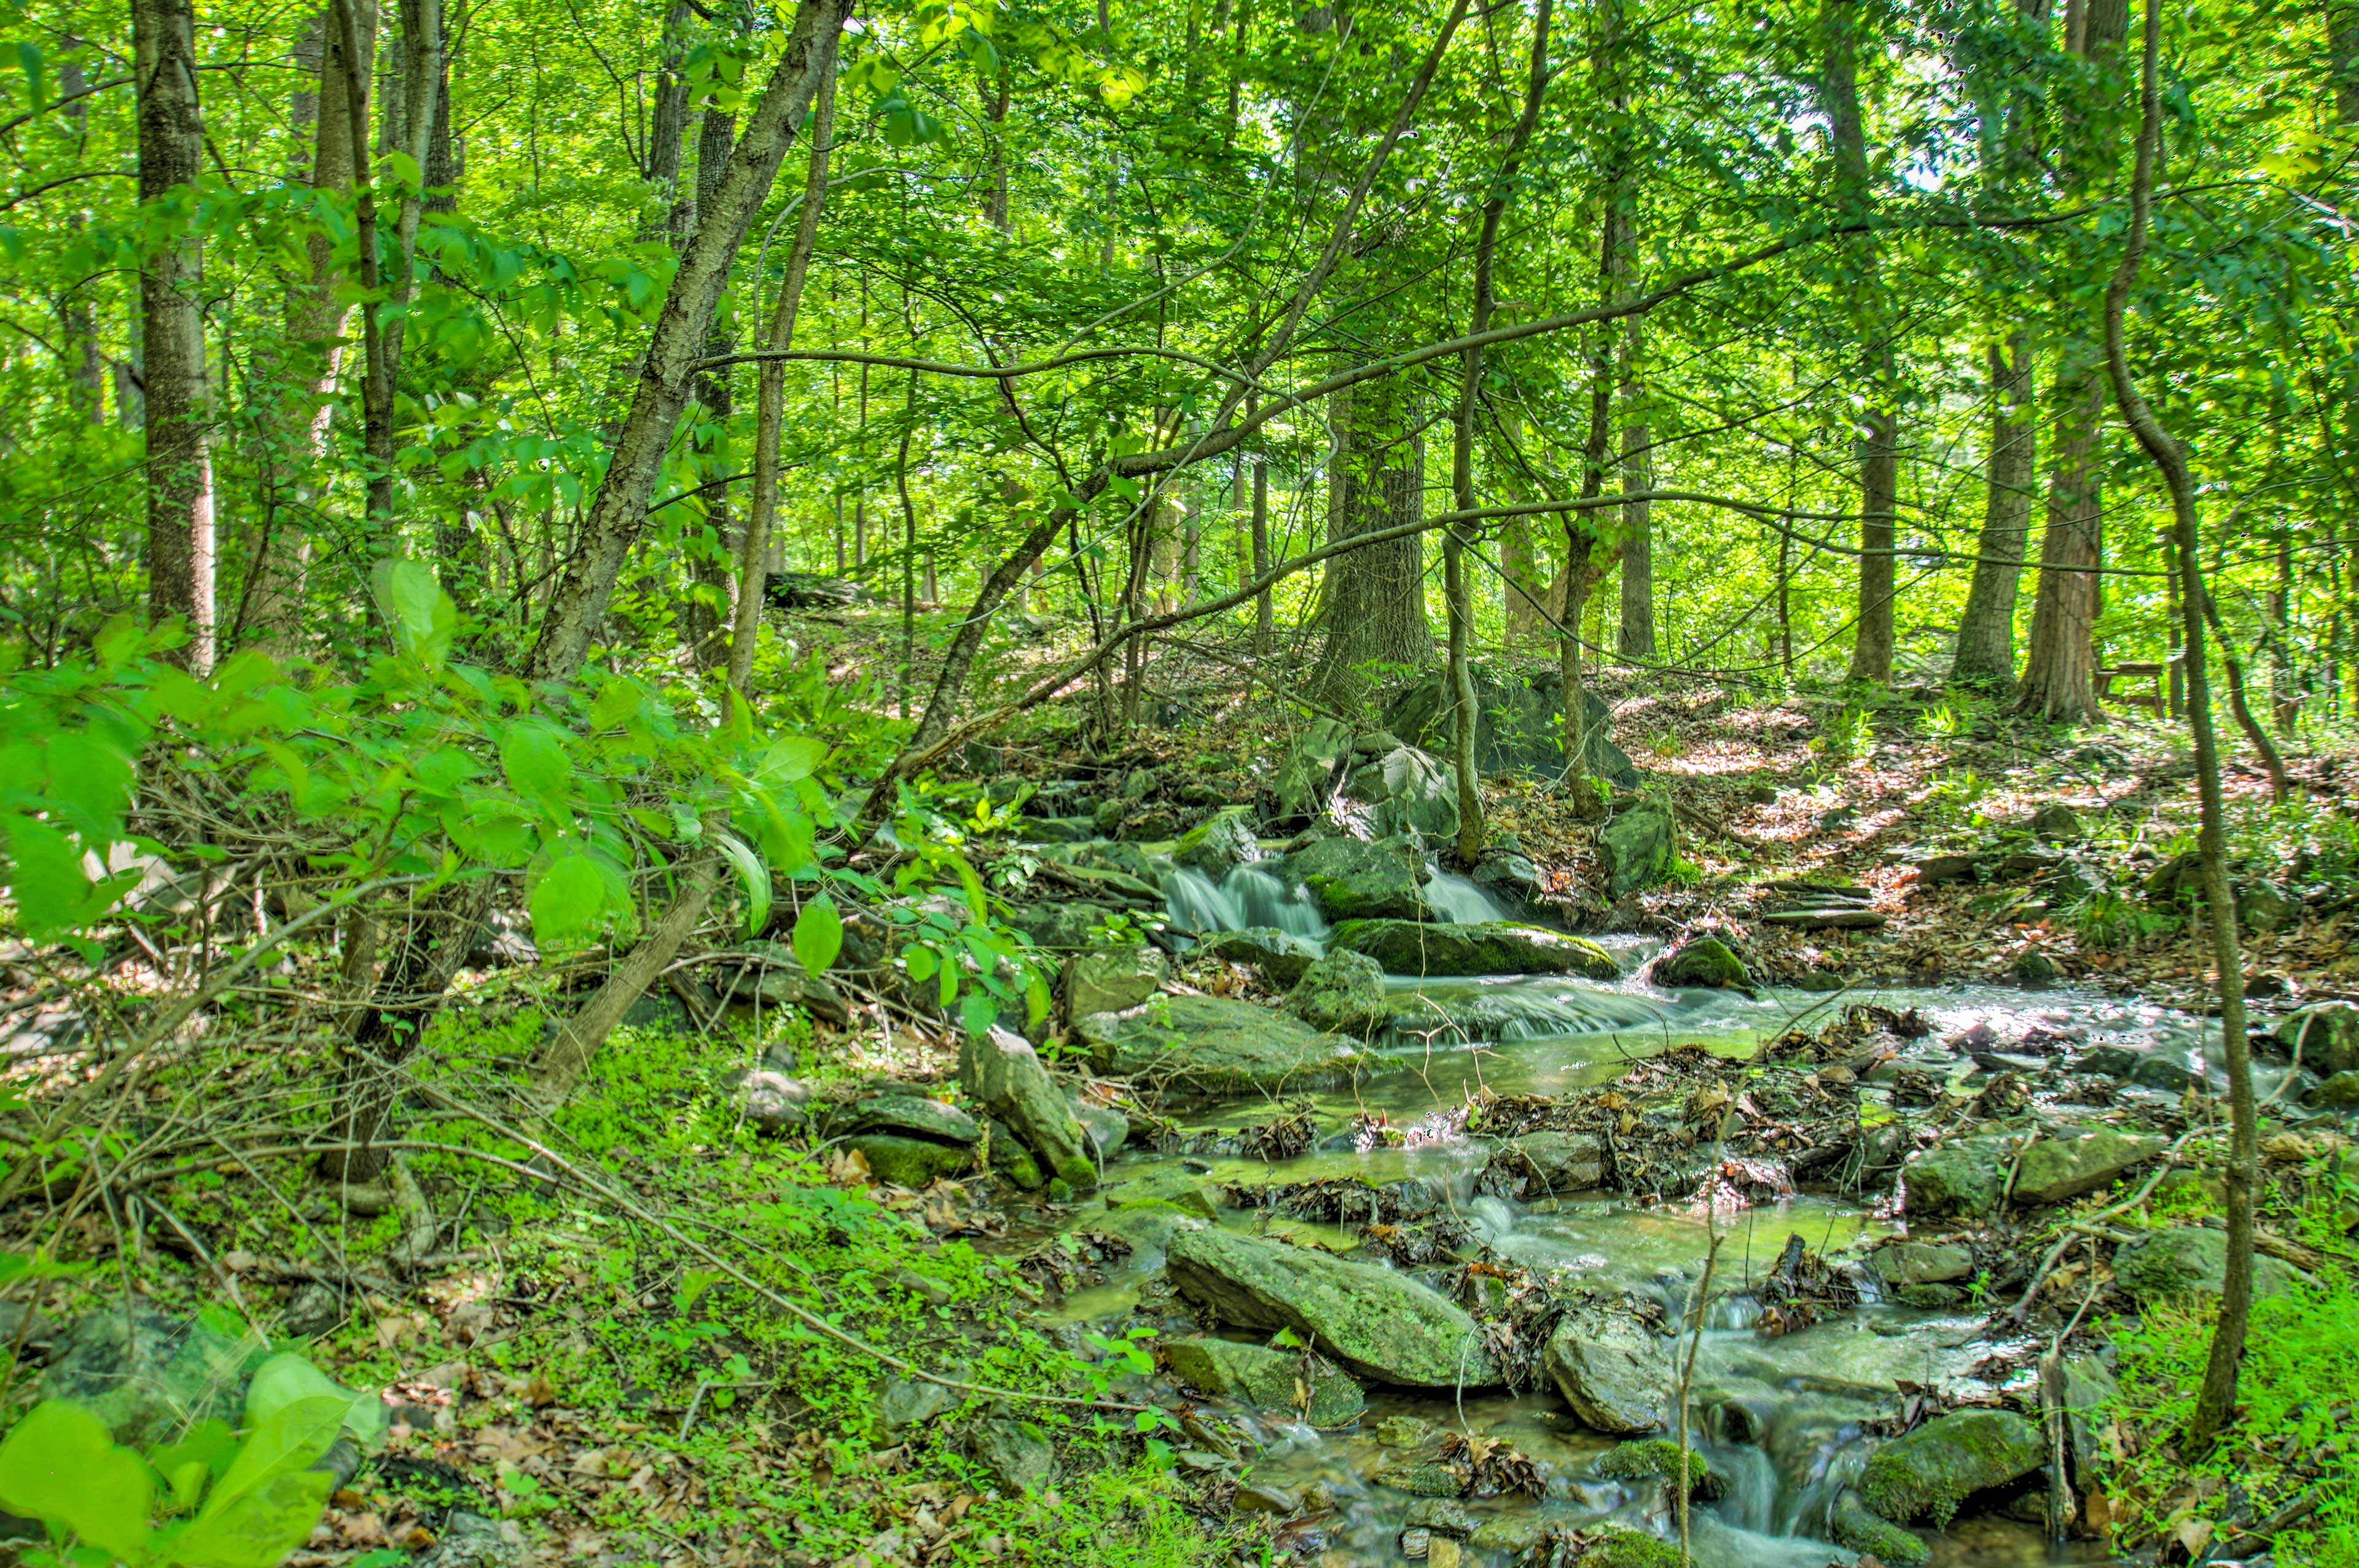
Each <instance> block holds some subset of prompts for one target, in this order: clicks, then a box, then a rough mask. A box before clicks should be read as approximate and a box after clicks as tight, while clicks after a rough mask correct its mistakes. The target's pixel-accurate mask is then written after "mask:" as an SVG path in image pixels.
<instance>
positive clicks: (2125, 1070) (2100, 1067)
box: [2071, 1045, 2145, 1078]
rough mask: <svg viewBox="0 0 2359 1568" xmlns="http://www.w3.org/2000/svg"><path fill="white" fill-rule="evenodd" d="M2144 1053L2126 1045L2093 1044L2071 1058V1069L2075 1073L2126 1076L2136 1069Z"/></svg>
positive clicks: (2115, 1076) (2114, 1076) (2143, 1057)
mask: <svg viewBox="0 0 2359 1568" xmlns="http://www.w3.org/2000/svg"><path fill="white" fill-rule="evenodd" d="M2144 1059H2145V1053H2143V1052H2139V1051H2133V1050H2131V1049H2130V1048H2129V1047H2128V1046H2126V1045H2095V1046H2092V1047H2091V1048H2089V1049H2088V1050H2086V1051H2083V1052H2082V1053H2081V1054H2079V1055H2077V1056H2075V1057H2073V1058H2072V1061H2071V1070H2072V1071H2073V1072H2076V1073H2098V1074H2102V1075H2103V1076H2105V1077H2108V1078H2126V1077H2128V1076H2130V1074H2132V1073H2133V1072H2135V1071H2136V1070H2137V1065H2138V1063H2139V1062H2141V1061H2143V1060H2144Z"/></svg>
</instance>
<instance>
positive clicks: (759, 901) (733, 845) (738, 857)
mask: <svg viewBox="0 0 2359 1568" xmlns="http://www.w3.org/2000/svg"><path fill="white" fill-rule="evenodd" d="M712 847H713V848H714V849H718V850H720V851H721V854H722V857H723V859H724V860H727V861H728V862H729V864H730V866H731V868H732V869H733V870H734V871H736V873H737V881H738V884H739V885H740V886H742V887H743V888H744V889H745V934H746V935H749V936H755V935H760V934H761V931H762V928H763V927H764V926H766V925H769V924H770V868H769V867H767V866H766V865H764V864H763V863H762V857H761V856H759V855H756V853H754V851H753V850H752V849H748V848H747V847H746V845H745V840H744V839H742V838H738V837H737V836H736V835H735V834H734V833H716V834H714V835H713V836H712Z"/></svg>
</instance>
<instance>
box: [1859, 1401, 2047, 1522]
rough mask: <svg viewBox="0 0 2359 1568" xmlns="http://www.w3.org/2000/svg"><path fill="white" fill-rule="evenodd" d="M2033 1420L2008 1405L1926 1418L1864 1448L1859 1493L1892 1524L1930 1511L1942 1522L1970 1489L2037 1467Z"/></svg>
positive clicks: (2040, 1453) (2041, 1447)
mask: <svg viewBox="0 0 2359 1568" xmlns="http://www.w3.org/2000/svg"><path fill="white" fill-rule="evenodd" d="M2047 1457H2048V1444H2047V1443H2046V1442H2045V1440H2044V1439H2043V1438H2042V1437H2041V1435H2040V1432H2039V1427H2038V1423H2037V1422H2030V1421H2027V1420H2025V1419H2024V1418H2023V1417H2022V1416H2019V1415H2017V1414H2015V1413H2013V1412H2012V1411H1956V1412H1954V1413H1952V1414H1950V1415H1945V1416H1942V1417H1940V1418H1939V1419H1938V1420H1934V1421H1930V1422H1926V1423H1925V1424H1924V1425H1923V1426H1920V1427H1919V1428H1918V1429H1917V1430H1916V1431H1914V1432H1911V1433H1908V1434H1906V1435H1905V1436H1902V1437H1898V1438H1895V1439H1894V1440H1893V1441H1892V1442H1891V1443H1889V1444H1886V1445H1885V1446H1884V1447H1882V1448H1880V1449H1878V1450H1877V1451H1876V1452H1875V1454H1873V1455H1871V1456H1870V1457H1869V1459H1868V1462H1867V1467H1866V1468H1865V1469H1864V1470H1863V1471H1862V1472H1861V1473H1860V1478H1859V1495H1860V1496H1861V1497H1862V1498H1864V1499H1865V1500H1866V1503H1867V1506H1868V1507H1869V1508H1872V1509H1875V1511H1876V1512H1877V1513H1879V1514H1882V1515H1883V1516H1884V1517H1885V1518H1886V1519H1890V1520H1891V1521H1892V1522H1893V1523H1895V1524H1908V1523H1911V1522H1913V1521H1914V1520H1917V1519H1925V1518H1928V1517H1930V1519H1932V1520H1933V1522H1934V1523H1935V1524H1936V1525H1940V1526H1946V1525H1948V1523H1949V1522H1950V1520H1951V1519H1952V1518H1953V1517H1955V1515H1956V1514H1957V1511H1958V1505H1959V1504H1960V1503H1962V1502H1963V1501H1965V1499H1966V1498H1968V1497H1970V1496H1972V1495H1973V1493H1975V1492H1979V1491H1983V1490H1984V1489H1986V1488H1988V1487H2003V1486H2005V1485H2006V1484H2007V1483H2008V1482H2009V1481H2013V1480H2015V1479H2017V1477H2019V1476H2027V1475H2028V1474H2030V1473H2031V1472H2032V1471H2034V1470H2036V1469H2038V1468H2039V1466H2040V1465H2041V1464H2042V1463H2043V1462H2045V1460H2046V1459H2047Z"/></svg>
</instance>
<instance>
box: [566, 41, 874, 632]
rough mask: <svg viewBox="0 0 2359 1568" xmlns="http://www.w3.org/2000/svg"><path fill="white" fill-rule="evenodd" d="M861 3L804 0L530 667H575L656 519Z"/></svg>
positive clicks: (704, 229)
mask: <svg viewBox="0 0 2359 1568" xmlns="http://www.w3.org/2000/svg"><path fill="white" fill-rule="evenodd" d="M849 12H850V0H801V3H800V4H799V5H798V6H797V7H796V12H795V23H794V30H793V32H792V34H791V35H790V36H789V37H788V41H787V47H786V49H784V50H783V51H782V52H781V53H780V55H779V57H778V63H777V68H776V69H775V70H773V71H772V72H771V76H770V81H769V82H768V84H767V86H766V88H765V89H764V91H763V93H762V96H761V99H760V101H759V103H757V104H756V107H755V109H754V112H753V114H752V115H751V117H750V118H749V119H748V121H747V123H746V126H745V135H743V136H741V137H740V138H739V139H738V142H737V147H736V150H735V151H734V152H733V153H731V154H730V155H729V162H728V167H727V168H725V169H724V170H723V173H722V176H721V179H720V183H719V184H718V185H717V186H716V188H715V189H714V192H713V198H712V208H711V210H710V211H706V212H705V213H704V214H703V215H702V219H701V222H699V223H698V224H697V229H696V236H695V238H694V239H692V240H690V242H689V245H688V249H687V252H686V254H683V255H682V256H681V257H680V263H679V270H678V271H676V272H675V273H673V275H672V281H671V287H670V288H669V290H668V291H667V292H666V294H665V296H664V303H663V309H662V312H661V313H660V314H659V315H658V318H657V320H656V326H655V330H654V332H653V333H652V334H651V335H650V336H649V338H648V341H647V354H646V356H645V358H644V359H643V360H642V361H641V362H640V366H639V375H638V384H637V386H636V388H635V390H634V392H633V395H632V400H631V411H630V413H629V415H628V416H626V417H625V420H624V422H623V427H622V429H621V431H620V432H619V433H618V434H617V436H616V438H615V441H614V457H613V459H612V460H610V461H609V463H608V464H607V468H606V475H605V478H604V479H603V481H601V482H600V484H599V486H598V493H597V495H596V497H595V498H594V499H593V500H592V502H591V503H590V509H589V513H588V514H587V515H586V516H585V517H584V518H583V519H582V532H581V543H580V546H579V548H578V549H577V550H576V551H575V552H574V556H573V559H572V562H571V565H570V566H568V568H566V573H565V577H564V579H563V580H562V581H561V582H560V583H559V585H558V589H557V592H556V594H555V596H554V597H553V598H552V599H551V600H550V603H549V614H548V617H547V619H546V621H545V623H544V624H543V626H542V628H541V633H540V639H539V641H538V643H535V644H534V647H533V652H532V658H531V660H530V665H529V668H530V673H531V674H532V675H534V676H537V677H542V678H546V677H549V676H567V675H571V673H573V671H574V670H576V669H578V668H579V667H580V666H581V665H582V660H583V659H584V658H585V657H586V656H587V655H588V654H589V651H590V643H591V639H592V636H593V635H594V634H595V633H596V631H597V629H598V625H599V623H600V622H602V621H603V620H604V619H605V615H606V610H607V607H608V605H609V604H610V603H611V602H612V600H613V598H614V582H615V579H616V578H617V577H619V576H620V575H621V573H622V569H623V560H624V557H625V556H626V555H627V554H628V553H629V551H630V547H631V546H632V545H633V544H635V543H636V542H637V540H638V537H639V535H640V534H641V533H642V532H643V531H644V530H645V528H646V526H647V502H648V499H649V498H650V496H651V495H652V494H653V492H654V490H655V484H656V480H657V477H658V475H659V474H660V473H661V471H662V468H663V457H664V451H665V449H667V448H668V447H669V445H670V443H671V438H672V432H673V429H674V427H676V426H677V425H678V424H679V416H680V411H681V410H682V409H683V408H685V407H686V406H687V405H688V396H689V388H690V380H691V378H692V376H693V375H694V373H695V369H696V362H697V359H698V357H699V355H700V354H701V352H702V351H703V347H704V341H705V338H706V336H707V335H708V334H709V333H710V332H711V330H712V316H713V311H714V309H715V308H717V307H718V306H719V304H720V301H721V291H722V287H723V285H724V284H725V283H726V282H727V281H728V276H729V271H730V268H731V266H732V265H733V264H734V262H735V260H736V256H737V248H738V246H739V245H740V244H742V243H744V241H745V230H746V227H747V226H748V225H749V224H750V223H751V222H753V218H754V211H755V209H756V207H758V206H759V205H760V204H761V202H762V200H763V198H764V196H765V195H766V194H767V192H768V190H769V189H770V183H771V181H772V180H773V179H775V178H777V172H778V165H779V163H780V162H781V161H782V160H783V159H784V158H785V157H786V156H787V148H788V146H789V145H790V144H791V143H792V142H793V140H794V137H795V134H796V131H797V130H798V128H799V126H800V125H801V124H802V119H803V115H804V114H805V112H806V111H808V110H809V109H810V103H811V100H812V98H813V97H814V96H816V95H817V93H818V91H819V84H820V81H821V80H822V79H823V78H824V77H825V76H827V75H828V74H829V73H830V72H831V71H832V70H833V68H834V59H835V45H836V38H837V36H838V34H839V33H841V32H842V30H843V21H844V18H845V16H847V15H848V14H849Z"/></svg>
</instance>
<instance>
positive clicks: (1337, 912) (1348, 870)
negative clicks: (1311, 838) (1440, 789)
mask: <svg viewBox="0 0 2359 1568" xmlns="http://www.w3.org/2000/svg"><path fill="white" fill-rule="evenodd" d="M1286 864H1287V869H1288V871H1290V872H1291V873H1292V874H1293V876H1294V877H1295V878H1296V880H1297V881H1300V882H1301V883H1302V885H1303V886H1305V887H1307V888H1309V889H1310V896H1311V898H1312V899H1313V900H1314V901H1316V902H1317V903H1318V905H1319V913H1320V914H1323V915H1325V916H1326V917H1327V918H1328V919H1330V920H1382V919H1395V920H1417V919H1420V918H1422V917H1423V916H1424V914H1425V913H1426V904H1425V895H1424V892H1423V889H1424V887H1425V875H1426V872H1425V857H1424V856H1423V855H1421V854H1419V853H1418V849H1417V846H1416V845H1415V844H1413V843H1411V842H1410V841H1409V840H1408V839H1407V838H1380V839H1378V840H1377V841H1375V843H1373V844H1371V843H1367V842H1364V841H1363V840H1361V839H1358V838H1321V839H1319V840H1317V841H1316V842H1314V843H1311V844H1309V845H1306V846H1305V847H1304V848H1302V849H1297V850H1296V851H1295V852H1294V853H1293V854H1291V855H1288V857H1287V858H1286Z"/></svg>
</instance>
